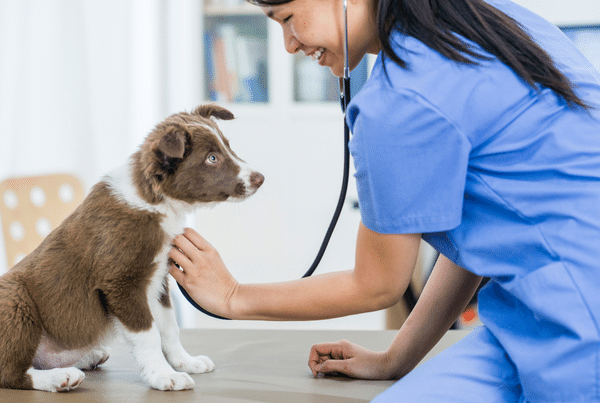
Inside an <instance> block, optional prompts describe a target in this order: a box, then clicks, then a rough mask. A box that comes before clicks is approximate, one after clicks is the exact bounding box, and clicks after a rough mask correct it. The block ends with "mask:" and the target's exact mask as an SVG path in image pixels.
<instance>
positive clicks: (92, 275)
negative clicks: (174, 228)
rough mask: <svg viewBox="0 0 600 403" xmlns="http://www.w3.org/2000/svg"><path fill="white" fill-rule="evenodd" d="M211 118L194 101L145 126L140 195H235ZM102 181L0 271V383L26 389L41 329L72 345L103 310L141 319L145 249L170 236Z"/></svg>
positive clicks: (136, 171)
mask: <svg viewBox="0 0 600 403" xmlns="http://www.w3.org/2000/svg"><path fill="white" fill-rule="evenodd" d="M211 116H214V117H217V118H220V119H232V118H233V115H232V114H231V112H229V111H227V110H225V109H223V108H220V107H217V106H214V105H208V106H202V107H199V108H197V109H196V110H195V111H193V112H192V113H186V112H184V113H181V114H177V115H173V116H171V117H169V118H168V119H167V120H165V122H163V123H161V124H159V125H158V126H157V127H156V129H155V130H154V131H153V132H152V133H150V134H149V136H148V137H147V139H146V140H145V142H144V143H143V144H142V146H141V148H140V150H139V151H138V152H137V153H135V154H134V155H133V156H132V160H131V169H132V175H133V181H134V183H135V187H136V190H137V193H138V194H139V195H140V197H141V198H142V199H144V200H145V201H147V202H148V203H150V204H153V205H157V204H159V203H161V202H164V201H165V199H166V198H171V199H177V200H182V201H185V202H187V203H196V202H212V201H220V200H224V199H225V198H227V197H228V196H236V195H237V196H239V197H242V196H243V194H242V193H243V192H242V191H241V190H240V189H239V184H238V183H237V182H236V180H235V175H236V174H237V172H235V171H236V170H235V169H232V168H231V167H230V166H229V165H227V164H232V162H231V161H229V160H228V159H227V158H226V152H225V151H226V150H223V149H222V147H221V145H220V144H219V143H218V142H215V141H214V139H213V140H211V138H212V137H213V136H214V134H215V133H216V134H217V135H219V136H221V137H222V134H221V133H220V131H219V129H218V128H217V126H216V124H215V123H214V122H213V121H212V120H211V119H209V118H210V117H211ZM207 126H209V127H210V128H211V129H212V131H211V130H207ZM223 141H224V143H225V144H228V143H227V140H225V139H224V138H223ZM210 153H215V154H216V155H218V156H219V157H220V158H219V163H218V164H207V163H206V157H207V155H209V154H210ZM209 165H210V166H209ZM238 171H239V169H238ZM258 175H259V174H258ZM261 177H262V176H261ZM109 183H110V182H109V181H102V182H100V183H98V184H96V185H95V186H94V187H93V189H92V190H91V192H90V194H89V195H88V196H87V198H86V199H85V200H84V202H83V203H82V204H81V205H80V206H79V207H78V208H77V209H76V210H75V211H74V212H73V213H72V214H71V215H70V216H69V217H68V218H67V219H65V220H64V221H63V223H62V224H61V225H60V226H59V227H58V228H57V229H56V230H54V231H53V232H51V233H50V234H49V235H48V237H47V238H46V239H45V240H44V241H43V242H42V243H41V244H40V245H39V246H38V248H37V249H35V251H33V252H32V253H31V254H30V255H28V256H27V257H26V258H25V259H23V260H22V261H21V262H20V263H18V264H17V265H15V266H14V268H12V269H11V271H9V272H8V273H7V274H6V275H4V276H2V277H1V278H0V387H2V388H20V389H31V388H32V382H31V379H30V377H29V375H27V374H26V371H27V370H28V369H29V368H30V367H31V365H32V360H33V357H34V355H35V353H36V349H37V347H38V345H39V343H40V340H41V337H42V334H43V333H44V332H45V333H46V335H47V336H48V337H49V338H50V339H51V340H53V341H54V342H55V343H57V344H59V345H60V346H61V347H62V348H64V349H65V350H74V349H80V348H84V347H88V346H92V345H94V344H95V343H96V342H98V341H99V339H100V338H101V337H102V336H103V335H104V334H105V333H106V332H107V331H108V329H109V327H110V325H111V320H112V318H117V319H118V320H119V321H120V322H121V323H122V324H123V325H124V326H125V327H126V328H127V329H128V330H130V331H143V330H147V329H149V328H150V327H151V325H152V322H153V319H152V314H151V312H150V309H149V306H148V303H147V295H146V293H147V289H148V285H149V283H150V280H151V278H152V275H153V274H154V273H155V271H156V270H157V267H156V264H155V263H154V261H155V257H156V256H157V254H158V253H159V252H160V251H161V250H162V249H163V248H164V247H165V245H166V244H168V242H170V238H169V237H168V235H167V234H166V233H165V232H164V231H163V229H162V228H161V221H162V220H163V216H162V215H161V214H160V213H157V212H151V211H148V210H141V209H136V208H132V207H131V206H130V205H128V204H127V203H126V202H124V201H121V200H120V199H119V198H118V197H115V194H114V192H113V191H112V189H111V187H110V184H109ZM260 183H262V179H261V180H260ZM258 186H260V184H258ZM225 195H227V197H225ZM165 273H166V269H165ZM168 292H169V290H168V286H167V282H166V281H164V282H163V291H162V292H161V294H160V296H159V300H160V302H161V304H162V305H163V306H165V307H170V299H169V297H168Z"/></svg>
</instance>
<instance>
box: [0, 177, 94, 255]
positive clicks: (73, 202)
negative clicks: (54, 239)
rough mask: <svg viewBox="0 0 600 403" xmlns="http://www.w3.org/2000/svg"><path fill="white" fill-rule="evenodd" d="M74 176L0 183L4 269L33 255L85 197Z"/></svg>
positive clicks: (9, 180) (33, 178)
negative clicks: (5, 266) (4, 251)
mask: <svg viewBox="0 0 600 403" xmlns="http://www.w3.org/2000/svg"><path fill="white" fill-rule="evenodd" d="M84 193H85V192H84V189H83V185H82V184H81V182H80V181H79V180H78V179H77V178H76V177H74V176H71V175H65V174H54V175H44V176H32V177H21V178H9V179H6V180H4V181H2V182H0V219H1V220H2V232H3V235H4V247H5V249H6V260H7V267H12V266H14V265H15V264H16V263H17V262H19V261H20V260H21V259H23V258H24V257H25V256H27V254H29V253H30V252H31V251H33V250H34V249H35V248H36V247H37V246H38V245H39V244H40V242H42V240H43V239H44V238H45V237H46V235H48V234H49V233H50V232H51V231H52V230H53V229H55V228H56V227H57V226H58V225H59V224H60V223H61V222H62V221H63V220H64V219H65V218H66V217H67V216H68V215H69V214H70V213H71V212H72V211H73V210H75V208H76V207H77V206H78V205H79V204H80V203H81V202H82V201H83V198H84V196H85V194H84Z"/></svg>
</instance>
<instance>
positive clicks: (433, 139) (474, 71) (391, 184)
mask: <svg viewBox="0 0 600 403" xmlns="http://www.w3.org/2000/svg"><path fill="white" fill-rule="evenodd" d="M490 4H492V5H493V6H495V7H497V8H498V9H500V10H502V11H503V12H505V13H506V14H508V15H509V16H511V17H512V18H514V19H515V20H517V21H518V22H519V23H520V24H521V25H522V26H523V27H524V29H525V30H526V31H527V32H528V33H529V34H530V35H531V37H532V38H533V39H534V40H535V41H536V42H537V43H538V44H539V45H540V46H541V47H542V48H543V49H544V50H546V51H547V52H548V53H549V54H550V55H551V57H552V58H553V60H554V61H555V64H556V66H557V67H558V68H559V69H560V70H561V71H562V72H563V74H565V75H566V76H567V77H569V79H570V80H571V81H572V82H573V83H575V85H576V87H577V88H576V93H577V94H578V95H579V96H580V98H582V99H583V100H585V101H586V102H588V103H590V104H592V105H595V106H597V107H599V108H600V79H599V77H600V76H599V74H598V72H597V71H595V70H594V68H593V66H592V65H591V64H590V63H589V61H587V60H586V59H585V58H584V57H583V56H582V55H581V53H580V52H579V51H578V50H577V49H576V48H575V46H574V45H573V44H572V42H571V41H570V40H569V39H568V38H567V37H566V36H565V35H564V34H563V33H562V32H561V31H560V30H559V29H558V28H556V27H555V26H553V25H552V24H550V23H548V22H547V21H545V20H543V19H542V18H540V17H538V16H537V15H535V14H533V13H531V12H529V11H527V10H526V9H524V8H522V7H520V6H517V5H515V4H513V3H511V2H510V1H507V0H493V1H490ZM393 41H394V42H395V43H396V45H397V46H396V48H395V50H396V52H397V54H398V55H399V56H400V57H401V58H402V59H403V60H405V61H406V62H407V63H408V66H409V67H410V69H409V70H404V69H402V68H400V67H399V66H397V65H396V64H395V63H393V62H392V61H391V60H390V59H389V58H385V61H382V57H381V54H380V55H379V57H378V59H377V62H376V63H375V66H374V68H373V71H372V74H371V76H370V78H369V80H368V81H367V83H366V84H365V86H364V87H363V89H362V90H361V91H360V92H359V93H358V94H357V95H356V96H355V97H354V99H353V101H352V102H351V104H350V105H349V110H348V115H347V120H348V123H349V125H350V128H351V131H352V133H353V137H352V139H351V141H350V149H351V152H352V156H353V158H354V163H355V166H356V179H357V186H358V194H359V200H360V208H361V216H362V221H363V223H364V224H365V225H366V226H367V227H368V228H369V229H371V230H373V231H376V232H379V233H423V238H424V239H425V240H426V241H427V242H429V243H430V244H431V245H432V246H433V247H434V248H436V249H437V250H438V251H440V252H441V253H442V254H444V255H445V256H447V257H448V258H450V259H451V260H452V261H454V262H455V263H456V264H458V265H460V266H461V267H463V268H465V269H467V270H469V271H471V272H473V273H476V274H478V275H482V276H488V277H491V278H492V280H491V281H490V283H489V284H488V285H486V287H484V288H483V289H482V290H481V292H480V293H479V309H480V316H481V319H482V321H483V322H484V324H485V325H486V326H487V327H488V328H489V329H490V331H491V332H492V333H493V334H494V336H496V337H497V338H498V340H499V341H500V343H501V344H502V345H503V346H504V348H505V349H506V351H507V354H508V355H509V356H510V358H511V360H512V361H513V362H514V363H515V365H516V366H517V368H518V369H519V376H520V377H521V380H522V383H523V387H524V390H527V391H528V394H529V395H530V397H531V396H553V397H554V398H553V400H554V399H556V400H560V398H561V397H564V398H565V399H566V398H568V396H572V395H571V394H572V392H573V390H581V389H582V388H583V390H584V392H582V393H586V396H587V393H589V396H590V397H591V396H594V397H596V398H598V397H599V396H600V381H599V374H600V343H599V340H600V331H599V327H598V323H599V320H600V109H594V110H591V111H585V110H583V109H582V108H578V107H577V108H570V107H569V106H568V105H567V104H566V103H565V102H564V101H563V100H561V99H560V98H558V97H557V96H556V95H555V94H554V93H553V92H552V91H551V90H549V89H547V88H538V89H537V90H535V89H532V88H531V87H530V86H529V85H528V84H527V83H525V82H524V81H523V80H521V79H520V78H519V77H518V76H517V75H516V74H515V73H514V72H513V71H512V70H511V69H510V68H508V67H507V66H506V65H504V64H503V63H501V62H500V61H498V60H497V59H496V58H494V57H491V55H489V54H487V53H486V52H485V51H483V50H482V49H481V48H480V47H478V46H477V45H476V44H472V45H473V46H474V49H476V50H477V51H478V52H480V53H481V54H484V55H486V56H490V57H491V60H477V63H478V65H466V64H459V63H456V62H453V61H451V60H449V59H447V58H445V57H444V56H442V55H440V54H439V53H437V52H435V51H433V50H431V49H430V48H428V47H427V46H425V45H424V44H423V43H421V42H420V41H418V40H416V39H414V38H411V37H406V36H403V35H401V34H400V33H398V32H396V33H394V34H393ZM383 63H385V66H386V70H387V74H388V76H389V80H388V78H386V74H385V72H384V70H383ZM584 378H585V379H588V380H587V381H582V380H581V379H584ZM589 379H592V380H595V381H589ZM565 382H571V383H572V387H570V388H567V387H566V386H565ZM582 382H584V383H583V384H582ZM585 382H587V383H585ZM590 400H591V399H590ZM548 401H550V400H548Z"/></svg>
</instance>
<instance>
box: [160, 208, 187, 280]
mask: <svg viewBox="0 0 600 403" xmlns="http://www.w3.org/2000/svg"><path fill="white" fill-rule="evenodd" d="M184 222H185V217H183V216H182V215H180V214H167V215H166V216H165V218H164V219H163V220H162V222H161V223H160V226H161V228H162V230H163V231H164V233H165V242H164V244H163V247H162V249H161V250H160V252H159V253H158V255H157V256H156V259H155V262H156V263H158V265H159V267H160V268H161V269H164V270H166V269H165V268H166V267H167V262H168V259H169V257H168V254H169V250H170V249H171V243H172V241H173V238H175V237H176V236H177V235H179V234H181V233H182V232H183V230H184Z"/></svg>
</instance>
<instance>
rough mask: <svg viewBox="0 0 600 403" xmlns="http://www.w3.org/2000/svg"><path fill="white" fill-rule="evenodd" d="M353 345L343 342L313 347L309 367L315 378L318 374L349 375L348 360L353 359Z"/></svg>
mask: <svg viewBox="0 0 600 403" xmlns="http://www.w3.org/2000/svg"><path fill="white" fill-rule="evenodd" d="M350 349H351V343H349V342H348V341H346V340H341V341H338V342H336V343H321V344H315V345H314V346H312V348H311V350H310V354H309V358H308V366H309V367H310V369H311V371H312V373H313V375H314V376H317V375H318V374H320V373H321V374H331V373H336V372H337V373H343V374H346V375H350V374H349V373H348V359H351V358H352V356H351V354H350V353H351V351H350Z"/></svg>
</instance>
